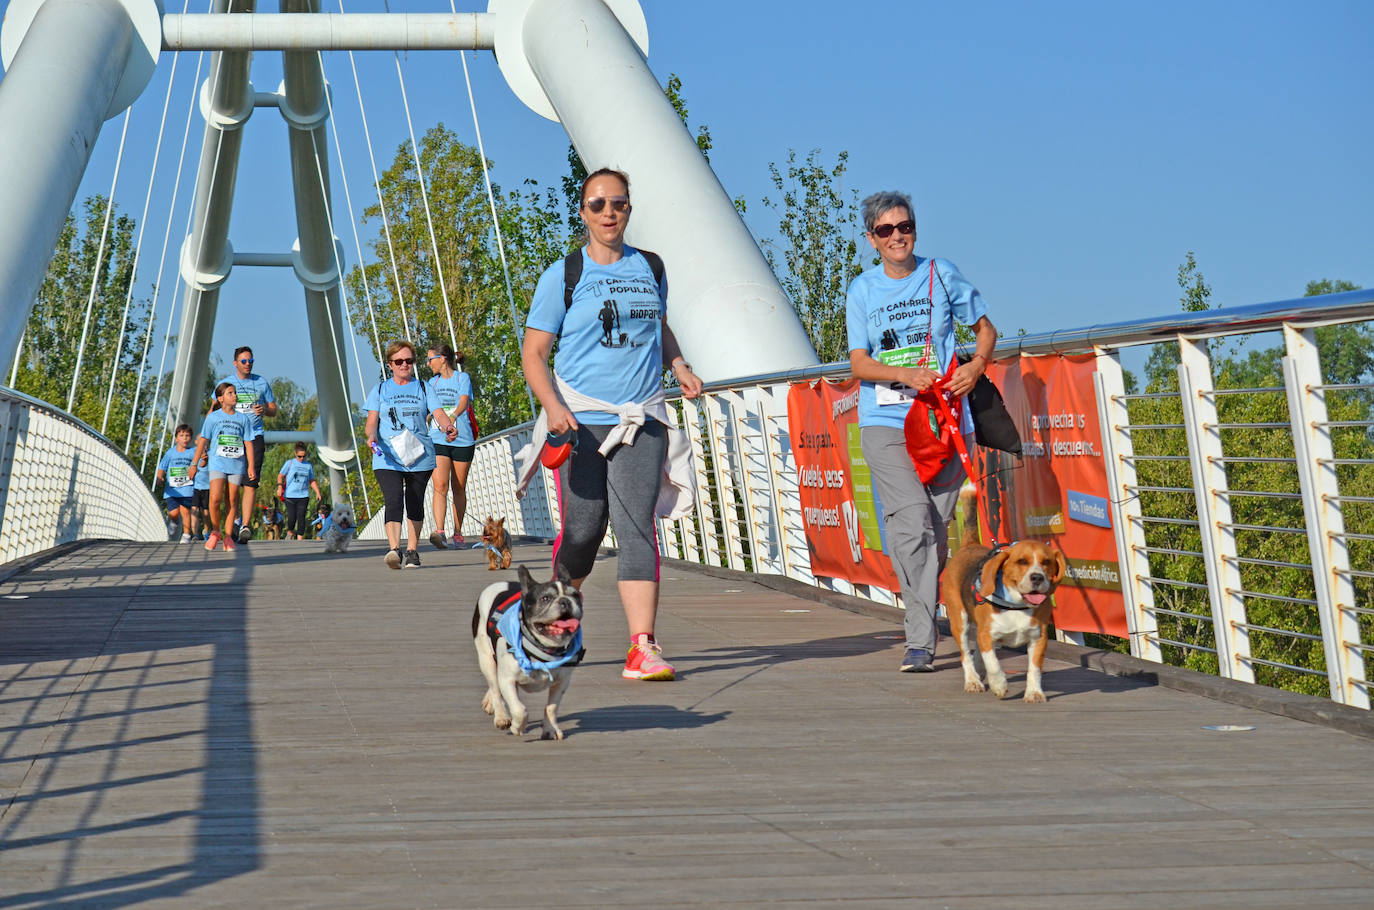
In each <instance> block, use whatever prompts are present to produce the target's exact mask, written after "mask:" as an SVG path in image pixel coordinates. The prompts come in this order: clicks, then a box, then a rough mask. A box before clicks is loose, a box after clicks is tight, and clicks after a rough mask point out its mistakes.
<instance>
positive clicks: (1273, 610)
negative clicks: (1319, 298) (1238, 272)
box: [1130, 255, 1374, 695]
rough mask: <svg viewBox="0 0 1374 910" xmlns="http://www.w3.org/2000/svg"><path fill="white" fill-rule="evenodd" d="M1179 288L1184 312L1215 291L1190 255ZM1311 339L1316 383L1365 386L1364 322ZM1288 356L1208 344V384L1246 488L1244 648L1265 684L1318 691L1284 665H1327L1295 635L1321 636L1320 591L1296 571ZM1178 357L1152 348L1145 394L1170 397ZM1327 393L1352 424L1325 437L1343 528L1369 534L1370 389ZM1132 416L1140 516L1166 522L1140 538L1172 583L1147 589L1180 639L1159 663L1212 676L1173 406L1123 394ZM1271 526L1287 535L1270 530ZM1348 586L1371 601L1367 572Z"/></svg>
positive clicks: (1182, 444)
mask: <svg viewBox="0 0 1374 910" xmlns="http://www.w3.org/2000/svg"><path fill="white" fill-rule="evenodd" d="M1179 284H1180V286H1181V287H1182V288H1183V290H1184V296H1183V298H1182V299H1181V303H1182V305H1183V307H1184V309H1185V310H1188V309H1190V308H1191V309H1193V310H1196V309H1197V308H1199V307H1201V308H1204V309H1205V308H1206V306H1207V299H1208V298H1209V297H1210V289H1208V288H1207V286H1206V283H1205V281H1203V280H1202V277H1201V274H1200V273H1199V272H1198V271H1197V267H1196V263H1195V261H1194V260H1193V257H1192V256H1191V255H1189V257H1188V260H1187V262H1186V263H1185V265H1184V266H1183V267H1181V268H1180V270H1179ZM1336 288H1339V289H1340V290H1353V289H1354V288H1353V286H1351V285H1349V284H1348V283H1345V282H1341V283H1336V284H1333V283H1331V282H1313V283H1311V284H1309V285H1308V292H1309V294H1311V293H1313V292H1317V293H1324V292H1330V291H1331V290H1333V289H1336ZM1315 336H1316V341H1317V349H1318V356H1319V358H1320V360H1321V363H1322V377H1323V381H1324V382H1327V383H1331V384H1344V383H1356V382H1367V381H1368V379H1369V377H1370V376H1371V375H1372V371H1374V354H1372V353H1371V349H1374V344H1372V343H1371V342H1374V338H1372V337H1371V332H1370V329H1369V327H1368V326H1366V325H1355V324H1351V325H1339V326H1329V327H1322V328H1319V329H1317V331H1316V333H1315ZM1283 356H1284V350H1283V348H1282V346H1281V345H1277V346H1269V347H1266V348H1264V349H1261V350H1251V351H1247V352H1244V353H1243V354H1242V353H1241V352H1240V351H1239V350H1232V351H1230V352H1229V353H1227V354H1225V355H1219V354H1217V353H1216V352H1215V349H1214V352H1213V358H1212V373H1213V384H1214V386H1215V388H1216V389H1217V390H1218V395H1217V398H1216V403H1217V410H1218V421H1219V423H1220V424H1221V425H1222V426H1223V427H1224V428H1225V429H1223V430H1221V434H1222V447H1223V451H1224V453H1225V456H1226V459H1227V460H1226V463H1225V465H1224V467H1225V470H1226V474H1227V478H1226V485H1227V487H1228V488H1230V489H1232V490H1235V491H1247V493H1236V494H1233V495H1232V496H1231V497H1230V502H1231V509H1232V520H1233V523H1234V524H1235V525H1237V526H1238V527H1237V529H1236V530H1235V534H1236V545H1237V551H1238V554H1239V556H1240V562H1239V563H1238V566H1237V567H1238V570H1239V572H1240V578H1241V583H1240V587H1241V588H1242V589H1243V590H1245V591H1248V592H1253V593H1252V594H1249V595H1247V596H1246V618H1247V622H1248V623H1249V625H1250V626H1252V627H1253V628H1252V629H1251V632H1250V650H1251V654H1252V655H1253V656H1254V657H1255V658H1258V660H1259V661H1260V662H1259V663H1256V664H1255V675H1256V679H1257V680H1258V681H1259V682H1261V683H1264V684H1268V685H1274V686H1280V687H1283V688H1287V689H1292V690H1294V691H1299V692H1306V693H1308V694H1313V695H1325V694H1326V693H1327V683H1326V680H1325V679H1324V678H1323V677H1322V676H1313V675H1309V674H1306V673H1301V672H1298V671H1294V670H1288V669H1285V668H1284V667H1283V666H1279V665H1281V664H1282V665H1289V666H1296V667H1305V668H1309V669H1312V670H1316V671H1324V670H1325V656H1324V653H1323V650H1322V645H1321V643H1320V641H1312V640H1309V639H1307V638H1304V637H1302V636H1308V635H1319V634H1320V620H1319V617H1318V615H1317V612H1316V608H1315V606H1313V605H1312V604H1310V603H1308V601H1312V600H1314V599H1315V597H1316V590H1315V587H1314V582H1313V578H1312V573H1311V571H1310V569H1307V568H1304V566H1306V564H1307V563H1308V562H1309V561H1310V554H1309V553H1308V550H1307V539H1306V536H1305V534H1304V533H1303V530H1304V527H1305V520H1304V516H1303V512H1302V503H1301V501H1300V499H1299V498H1298V497H1297V493H1298V492H1299V481H1298V474H1297V466H1296V464H1295V463H1294V462H1293V440H1292V434H1291V432H1290V431H1289V430H1288V428H1287V425H1286V423H1287V420H1288V406H1287V399H1286V396H1285V394H1284V392H1283V391H1282V387H1283V369H1282V359H1283ZM1177 363H1178V350H1177V345H1175V344H1172V343H1169V344H1162V345H1160V346H1158V347H1157V348H1156V351H1155V352H1153V353H1152V355H1151V357H1150V360H1149V362H1148V364H1147V390H1148V391H1149V392H1152V393H1169V392H1174V391H1175V390H1176V388H1177V383H1176V379H1175V374H1174V371H1173V367H1174V366H1176V365H1177ZM1326 400H1327V407H1328V411H1329V416H1330V419H1331V420H1332V421H1334V422H1353V423H1355V425H1353V426H1336V427H1333V428H1332V429H1331V433H1332V444H1333V447H1334V449H1335V455H1336V459H1337V464H1336V471H1337V476H1338V481H1339V483H1340V487H1341V493H1342V495H1343V496H1344V497H1350V498H1352V500H1351V501H1350V502H1348V503H1346V504H1344V506H1343V511H1344V519H1345V523H1346V528H1347V530H1348V531H1352V532H1354V533H1355V534H1357V535H1358V534H1369V533H1370V532H1371V531H1374V512H1371V510H1370V508H1369V505H1368V503H1367V502H1362V501H1361V500H1362V499H1367V498H1370V497H1372V496H1374V473H1371V471H1370V468H1369V462H1370V460H1371V457H1372V456H1374V450H1371V445H1370V435H1369V432H1368V430H1367V429H1366V428H1364V427H1362V426H1360V425H1359V422H1361V421H1366V422H1367V421H1368V420H1369V419H1370V417H1371V415H1372V414H1374V408H1371V399H1370V395H1369V391H1368V389H1348V390H1347V389H1340V390H1331V391H1329V392H1328V393H1327V395H1326ZM1130 413H1131V422H1132V424H1133V425H1134V426H1136V427H1140V428H1142V429H1135V430H1133V431H1132V441H1133V444H1134V446H1135V451H1136V455H1137V456H1138V460H1137V471H1138V475H1139V483H1140V485H1141V487H1142V488H1143V489H1142V492H1141V494H1140V499H1141V507H1142V511H1143V513H1144V514H1145V515H1146V516H1152V517H1155V518H1162V519H1164V521H1162V522H1147V524H1146V525H1145V532H1146V542H1147V545H1148V546H1149V547H1150V548H1151V553H1150V556H1149V564H1150V568H1149V572H1150V575H1152V576H1153V577H1155V578H1159V579H1169V580H1171V581H1177V582H1181V584H1180V585H1171V584H1157V585H1155V586H1154V590H1155V604H1156V607H1159V608H1162V611H1161V612H1160V613H1159V614H1158V617H1157V618H1158V626H1159V633H1160V636H1161V638H1163V639H1166V640H1169V641H1172V642H1175V643H1176V644H1172V645H1167V646H1165V648H1164V651H1165V655H1166V659H1167V660H1169V661H1170V662H1173V663H1178V664H1181V665H1184V666H1188V667H1191V668H1194V669H1199V670H1204V671H1209V672H1215V671H1216V669H1217V661H1216V657H1215V656H1214V655H1213V654H1210V653H1208V652H1207V651H1206V650H1204V649H1206V648H1210V647H1212V646H1213V644H1214V632H1213V628H1212V623H1211V621H1210V616H1211V605H1210V602H1209V600H1208V595H1207V591H1206V590H1205V583H1206V571H1205V566H1204V565H1203V562H1202V559H1201V558H1200V556H1197V555H1190V554H1197V553H1200V551H1201V549H1202V543H1201V537H1200V532H1199V529H1198V527H1197V526H1196V524H1195V522H1196V517H1197V509H1196V505H1195V503H1194V501H1193V496H1192V494H1191V489H1192V478H1191V471H1190V467H1189V463H1188V459H1187V455H1188V449H1187V442H1186V438H1185V434H1184V431H1183V429H1182V419H1183V415H1182V408H1181V404H1180V402H1179V400H1178V398H1177V396H1176V395H1172V394H1169V395H1167V396H1166V397H1161V398H1144V399H1139V400H1135V401H1132V402H1130ZM1143 427H1150V429H1143ZM1161 456H1162V457H1161ZM1181 491H1188V492H1181ZM1247 494H1249V495H1247ZM1275 528H1276V529H1287V530H1279V531H1272V530H1269V529H1275ZM1251 529H1254V530H1251ZM1349 543H1350V547H1351V564H1352V565H1353V566H1360V565H1369V564H1371V562H1374V548H1371V547H1369V546H1368V543H1369V542H1368V541H1364V540H1361V539H1358V537H1357V538H1356V539H1353V540H1351V541H1350V542H1349ZM1355 583H1356V586H1357V589H1358V592H1357V597H1356V602H1365V601H1367V600H1368V599H1369V598H1370V596H1371V594H1372V593H1374V589H1372V588H1371V584H1370V580H1369V579H1365V578H1362V577H1356V579H1355ZM1191 616H1196V617H1198V618H1197V619H1192V618H1190V617H1191ZM1367 620H1368V618H1367V617H1365V618H1364V619H1363V620H1362V621H1364V622H1366V625H1365V627H1364V640H1365V643H1366V644H1368V643H1370V642H1371V641H1374V637H1372V636H1371V629H1370V627H1369V626H1368V624H1367ZM1268 630H1282V631H1268ZM1284 633H1296V634H1284Z"/></svg>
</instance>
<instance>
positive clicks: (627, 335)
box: [522, 168, 701, 680]
mask: <svg viewBox="0 0 1374 910" xmlns="http://www.w3.org/2000/svg"><path fill="white" fill-rule="evenodd" d="M580 214H581V218H582V223H583V224H584V225H585V226H586V230H587V243H586V246H585V247H583V249H581V250H580V251H576V252H574V253H573V254H572V255H571V256H569V257H568V258H567V259H566V260H562V261H559V262H556V263H554V264H553V265H551V266H550V267H549V268H548V269H547V270H546V271H545V272H544V274H543V275H542V276H541V277H540V279H539V284H538V285H537V286H536V288H535V292H534V300H533V302H532V304H531V306H530V314H529V318H528V320H527V322H526V325H525V342H524V348H523V351H522V364H523V366H524V370H525V381H526V382H528V383H529V386H530V390H531V391H533V392H534V394H535V397H537V398H538V399H539V403H540V404H541V405H542V406H543V409H544V414H543V417H544V418H545V419H546V420H547V424H548V431H549V435H550V436H553V435H557V434H562V433H566V432H569V431H571V432H572V433H574V434H575V435H574V437H573V443H574V448H573V449H572V454H571V455H570V456H568V457H567V460H566V461H564V462H563V463H562V464H561V465H560V466H559V467H558V468H557V472H556V477H557V483H556V489H557V494H558V503H559V511H560V513H561V516H562V530H561V532H560V534H559V538H558V540H557V541H556V542H555V544H554V563H555V564H556V565H562V566H564V567H565V568H566V569H567V570H568V572H569V574H570V575H571V576H572V579H573V584H574V585H576V586H577V587H579V588H580V587H581V586H582V582H583V581H584V580H585V579H586V577H587V576H588V575H589V574H590V573H591V571H592V563H593V560H594V559H595V558H596V551H597V548H598V547H599V546H600V545H601V540H602V538H604V537H605V535H606V527H607V523H608V522H609V524H610V527H611V528H612V529H613V530H614V531H615V537H616V544H617V547H618V549H619V554H618V556H619V558H618V569H617V582H618V588H619V592H620V600H621V603H622V604H623V606H624V607H625V618H626V621H627V623H628V624H629V631H630V647H629V651H628V652H627V654H626V658H625V668H624V670H623V671H622V674H621V675H622V676H624V677H625V678H626V679H646V680H656V679H661V680H668V679H673V678H674V676H675V671H674V669H673V667H672V665H671V664H669V663H668V662H667V661H666V660H664V659H663V652H662V650H661V649H660V647H659V645H658V642H657V640H656V639H655V636H654V625H655V621H656V618H657V615H658V578H659V573H658V544H657V540H656V538H655V534H654V510H655V506H656V503H657V501H658V496H659V487H660V483H661V481H662V478H663V473H664V464H665V461H666V459H667V457H668V426H669V425H670V418H669V416H668V413H667V411H668V409H667V404H666V402H665V400H664V397H663V370H664V369H665V368H667V369H669V370H671V371H672V373H673V376H674V377H675V378H676V379H677V381H678V383H679V384H680V385H681V387H682V394H683V395H684V396H685V397H687V398H695V397H696V396H697V395H699V394H701V380H700V379H699V378H698V377H697V375H696V374H695V373H693V372H692V368H691V366H690V365H689V364H688V363H687V361H686V360H685V359H684V358H683V357H682V355H681V353H680V352H679V350H678V346H677V340H676V339H675V338H674V337H673V333H672V330H671V329H669V327H668V324H667V322H666V321H665V320H664V301H665V300H666V299H667V280H666V279H665V278H664V277H663V266H662V262H661V260H659V259H658V257H657V256H655V255H654V254H652V253H646V252H644V251H641V250H638V249H635V248H634V247H632V246H629V245H627V244H626V243H625V228H626V226H627V225H628V224H629V220H630V181H629V178H628V177H626V176H625V175H624V174H622V173H620V172H619V171H614V170H611V169H609V168H602V169H601V170H598V171H594V172H593V173H592V174H590V175H589V176H588V177H587V179H586V180H585V181H583V183H582V205H581V209H580ZM555 339H557V340H558V342H559V344H558V357H557V359H556V361H555V363H554V370H553V372H550V370H549V352H550V351H551V350H552V349H553V343H554V341H555ZM640 424H642V426H641V425H640Z"/></svg>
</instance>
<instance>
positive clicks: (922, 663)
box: [898, 648, 935, 673]
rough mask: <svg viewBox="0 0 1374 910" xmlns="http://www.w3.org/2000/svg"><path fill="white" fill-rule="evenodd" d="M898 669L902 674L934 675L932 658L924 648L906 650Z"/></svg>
mask: <svg viewBox="0 0 1374 910" xmlns="http://www.w3.org/2000/svg"><path fill="white" fill-rule="evenodd" d="M898 669H899V670H900V671H901V672H903V673H934V672H935V663H934V658H933V656H932V655H931V653H930V652H929V651H927V650H925V649H924V648H907V649H906V654H904V655H902V664H901V666H900V667H898Z"/></svg>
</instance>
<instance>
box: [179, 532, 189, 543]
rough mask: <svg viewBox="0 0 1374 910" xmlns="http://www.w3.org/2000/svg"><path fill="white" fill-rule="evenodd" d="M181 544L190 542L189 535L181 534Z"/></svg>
mask: <svg viewBox="0 0 1374 910" xmlns="http://www.w3.org/2000/svg"><path fill="white" fill-rule="evenodd" d="M181 542H182V543H190V542H191V535H190V534H183V535H181Z"/></svg>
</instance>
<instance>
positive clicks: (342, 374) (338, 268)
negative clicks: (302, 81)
mask: <svg viewBox="0 0 1374 910" xmlns="http://www.w3.org/2000/svg"><path fill="white" fill-rule="evenodd" d="M316 56H317V57H319V60H320V75H321V76H323V75H324V58H323V56H321V55H320V54H319V52H318V51H317V52H316ZM325 94H326V95H328V94H329V93H328V92H327V91H326V92H325ZM310 148H311V149H312V151H313V152H314V158H315V173H316V174H318V175H319V178H320V196H321V197H322V198H323V200H324V205H323V206H322V208H323V209H324V218H325V226H326V227H328V229H329V240H330V243H329V247H330V249H331V250H332V251H333V253H334V271H335V273H336V274H337V275H338V276H339V285H338V287H339V301H340V303H342V305H343V309H344V312H345V313H347V312H348V293H347V291H345V290H344V283H343V262H342V261H341V260H340V258H339V247H338V244H336V243H334V213H333V209H332V208H331V206H330V204H329V191H328V187H327V186H326V184H325V180H324V169H323V167H322V165H321V163H320V146H319V143H318V142H317V141H316V140H315V131H314V130H311V131H310ZM349 217H352V215H351V213H350V216H349ZM328 307H329V297H328V294H327V292H325V321H326V322H328V323H329V340H330V346H331V347H333V349H334V364H335V366H337V367H338V368H339V382H340V383H341V384H342V385H343V392H344V400H345V401H347V400H348V376H347V371H346V369H345V368H344V352H343V349H342V348H341V347H340V346H339V336H338V333H337V332H335V330H334V320H333V319H332V318H330V314H329V312H328ZM352 319H353V317H352V316H349V322H350V323H351V322H352ZM353 337H354V345H355V346H354V348H353V356H354V358H355V359H356V358H357V356H358V349H357V346H356V339H357V335H356V334H354V335H353ZM358 379H359V381H361V380H362V367H361V366H359V369H358ZM363 393H364V394H366V393H367V390H366V388H364V389H363ZM317 394H318V392H317ZM348 411H349V418H350V419H349V421H348V441H349V443H350V444H351V445H352V446H353V458H354V460H355V461H356V463H357V465H358V485H359V486H360V487H362V488H363V502H364V504H365V505H366V506H367V513H368V514H369V515H371V514H372V502H371V500H370V498H369V497H368V495H367V482H366V481H365V480H364V479H363V463H362V456H360V455H359V454H358V434H357V432H356V430H355V428H354V426H353V420H352V416H353V409H352V408H349V409H348ZM344 472H345V474H346V473H347V469H346V468H345V469H344Z"/></svg>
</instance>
